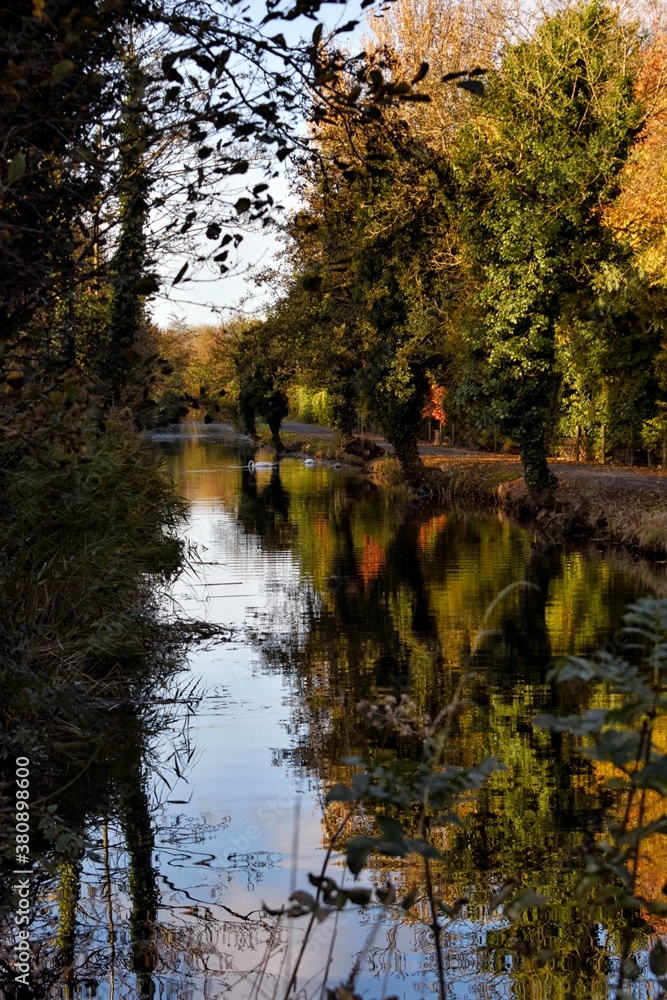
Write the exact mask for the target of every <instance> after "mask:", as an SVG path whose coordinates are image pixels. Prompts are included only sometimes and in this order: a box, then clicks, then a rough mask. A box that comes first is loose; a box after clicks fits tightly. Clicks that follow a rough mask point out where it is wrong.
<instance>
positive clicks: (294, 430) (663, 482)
mask: <svg viewBox="0 0 667 1000" xmlns="http://www.w3.org/2000/svg"><path fill="white" fill-rule="evenodd" d="M283 429H284V430H285V431H287V432H289V433H290V434H299V435H304V436H306V435H313V436H316V437H322V438H333V437H334V436H335V434H334V431H332V430H331V428H330V427H318V426H317V425H316V424H298V423H291V422H287V423H284V424H283ZM365 436H367V437H369V438H371V439H372V440H373V441H375V442H376V443H377V444H378V445H379V446H380V447H381V448H384V450H385V451H387V452H390V453H391V452H393V450H394V449H393V448H392V446H391V445H390V444H389V443H388V442H387V441H384V440H383V439H382V438H380V437H378V436H377V435H375V434H368V435H365ZM419 454H420V455H423V456H424V457H425V458H426V457H430V458H450V459H461V458H468V459H474V460H475V461H476V462H503V463H513V462H516V464H517V465H518V464H519V458H518V456H516V455H496V454H491V453H489V452H482V451H470V450H469V449H467V448H448V447H445V446H442V445H435V444H425V443H421V444H420V445H419ZM549 468H550V469H551V471H552V472H553V473H554V475H556V476H558V478H559V479H570V480H577V481H579V482H583V483H597V484H599V485H600V486H607V487H614V488H621V489H629V490H637V491H645V492H651V493H653V492H662V491H665V490H667V472H665V471H664V470H662V469H645V468H630V467H628V466H622V465H605V466H602V465H594V464H592V463H587V462H550V463H549Z"/></svg>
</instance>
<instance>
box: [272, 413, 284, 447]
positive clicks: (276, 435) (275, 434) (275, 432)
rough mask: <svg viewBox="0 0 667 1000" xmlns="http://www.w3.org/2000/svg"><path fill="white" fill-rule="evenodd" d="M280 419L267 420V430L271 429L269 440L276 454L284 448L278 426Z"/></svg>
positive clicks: (280, 422)
mask: <svg viewBox="0 0 667 1000" xmlns="http://www.w3.org/2000/svg"><path fill="white" fill-rule="evenodd" d="M281 424H282V420H278V421H277V422H276V421H275V420H269V430H270V431H271V441H272V442H273V447H274V448H275V449H276V451H277V452H278V454H280V452H282V451H284V450H285V445H284V444H283V442H282V441H281V439H280V426H281Z"/></svg>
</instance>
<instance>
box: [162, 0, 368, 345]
mask: <svg viewBox="0 0 667 1000" xmlns="http://www.w3.org/2000/svg"><path fill="white" fill-rule="evenodd" d="M378 6H379V4H378ZM249 7H250V10H249V14H250V16H256V17H257V19H258V20H261V17H262V15H263V13H264V12H265V11H266V7H265V5H264V3H263V2H262V0H251V3H250V4H249ZM373 9H374V8H372V7H371V8H370V10H371V11H372V10H373ZM354 18H360V23H359V26H358V27H357V28H356V29H355V31H352V32H348V33H347V34H346V35H345V36H340V37H341V40H344V41H345V44H346V45H347V44H349V45H351V46H354V45H357V44H359V42H360V41H361V37H362V35H363V34H364V33H365V31H367V28H366V25H365V19H364V15H363V12H360V7H359V0H347V2H342V3H341V2H337V0H333V2H330V3H325V4H324V5H323V6H322V8H321V9H320V20H321V21H322V22H323V23H324V25H325V30H326V29H327V28H328V29H331V30H333V29H334V28H336V27H337V26H340V25H342V24H345V23H346V22H348V21H350V20H352V19H354ZM315 24H316V22H315V21H313V20H307V19H305V18H299V19H297V20H294V21H291V22H278V21H275V22H273V23H272V24H271V25H270V33H271V34H275V33H277V32H278V31H280V32H282V33H283V35H284V36H285V39H286V41H287V42H288V44H296V43H297V42H298V41H299V40H300V39H301V38H308V39H309V38H310V37H311V36H312V33H313V29H314V27H315ZM276 166H277V169H278V171H279V176H278V177H277V178H276V179H274V180H273V181H272V182H271V189H270V190H271V195H272V197H273V198H274V200H275V201H276V202H279V203H280V204H282V205H283V206H284V207H285V210H286V212H287V213H289V212H291V211H294V210H295V209H297V208H298V199H297V198H296V197H295V196H294V195H293V194H292V193H291V192H290V190H289V183H288V180H287V176H286V171H285V169H284V167H281V165H280V164H277V165H276ZM248 178H250V179H252V174H251V173H250V172H249V174H248V175H246V177H245V178H244V181H245V182H246V183H247V181H248ZM257 180H258V181H259V180H264V176H263V175H261V176H260V175H259V174H258V177H257ZM236 228H237V229H238V230H239V231H241V232H243V233H244V239H243V242H242V243H241V244H240V246H239V249H238V260H237V264H236V266H235V267H234V268H233V269H232V270H231V271H230V272H229V273H228V274H226V275H224V276H220V277H216V276H215V275H214V274H213V272H212V271H207V272H206V275H203V276H205V277H207V278H209V279H210V280H206V281H183V282H182V283H181V284H179V285H177V286H176V287H172V286H171V284H170V281H169V280H166V281H164V282H163V285H162V290H161V291H160V293H159V294H158V295H156V296H155V298H154V299H153V300H152V303H151V306H152V308H151V311H152V316H153V319H154V321H155V322H156V323H157V324H158V325H159V326H161V327H166V326H168V325H170V324H171V323H172V322H173V321H174V320H178V321H180V322H184V323H186V324H188V325H199V324H202V325H208V324H217V323H219V322H224V321H226V320H229V319H230V318H232V317H233V316H235V315H238V313H239V312H253V311H257V312H259V313H261V311H262V309H263V308H264V307H265V306H266V305H268V304H269V303H270V301H271V292H270V291H269V290H268V289H267V288H265V287H260V286H259V285H258V284H257V283H256V282H255V280H254V275H256V274H257V272H258V270H260V269H263V268H266V267H275V266H278V260H277V256H276V255H277V253H278V252H279V250H280V242H279V240H278V233H277V231H276V230H275V229H270V228H267V229H265V230H263V231H261V232H252V231H248V230H247V229H246V230H244V229H243V227H242V226H238V227H236ZM203 242H204V244H206V246H205V248H203V249H205V250H206V251H209V250H210V244H208V243H207V241H205V240H204V241H203ZM184 261H185V257H184V258H183V262H184ZM179 267H180V262H179V261H176V262H174V260H173V259H170V260H169V268H168V270H169V273H170V274H175V273H176V272H177V271H178V269H179ZM157 271H158V273H159V274H160V275H161V276H163V272H164V271H166V268H165V269H163V272H161V271H160V267H159V266H158V268H157Z"/></svg>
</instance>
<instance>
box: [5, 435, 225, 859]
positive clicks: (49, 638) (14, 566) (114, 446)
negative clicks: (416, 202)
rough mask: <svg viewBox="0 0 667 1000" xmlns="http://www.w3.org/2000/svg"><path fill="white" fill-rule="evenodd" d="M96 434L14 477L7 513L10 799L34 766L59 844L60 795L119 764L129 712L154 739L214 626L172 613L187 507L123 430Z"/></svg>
mask: <svg viewBox="0 0 667 1000" xmlns="http://www.w3.org/2000/svg"><path fill="white" fill-rule="evenodd" d="M83 436H84V440H85V443H84V444H82V446H81V447H80V448H79V449H78V450H77V452H73V451H71V450H70V451H69V453H67V454H65V453H64V449H63V448H62V445H60V446H59V445H54V448H53V453H52V454H50V455H41V456H40V460H39V461H37V460H35V459H34V458H32V457H29V456H28V457H24V458H23V459H22V460H21V461H20V462H17V463H15V464H14V465H13V466H11V467H6V468H5V470H4V476H3V486H4V489H3V493H2V504H1V506H0V547H1V548H2V551H3V560H2V562H1V563H0V690H2V704H1V705H0V788H2V787H5V788H6V787H9V786H10V785H11V782H12V774H13V769H14V761H15V759H16V757H17V756H25V757H27V758H29V759H30V761H31V767H32V772H31V773H32V774H33V775H34V777H33V778H32V782H33V784H32V786H31V787H32V789H33V799H34V802H35V808H34V809H33V813H34V817H33V818H34V820H35V822H37V821H38V820H39V821H40V824H42V825H41V826H40V829H41V828H42V826H43V824H44V823H48V826H49V829H50V830H51V831H52V833H53V835H54V836H58V837H60V836H61V834H62V832H63V827H62V826H60V827H59V826H58V824H55V819H54V816H53V814H52V813H50V812H48V810H47V805H48V803H49V802H51V801H54V796H57V798H56V799H55V801H58V803H59V809H60V807H61V805H62V803H63V802H64V799H63V798H62V796H61V795H60V792H59V790H60V789H67V788H69V787H70V786H71V785H72V783H73V781H77V780H78V778H77V775H86V776H87V777H90V775H91V774H92V770H94V768H92V764H93V761H95V762H96V764H95V766H96V767H98V766H99V767H101V768H103V767H104V766H106V765H105V764H104V761H106V760H107V759H108V756H109V754H110V753H112V752H113V748H117V747H118V746H120V745H121V744H122V740H123V739H124V735H125V729H126V728H127V720H126V721H125V722H124V723H123V726H122V728H121V729H119V723H118V712H119V711H131V713H132V714H133V716H134V715H136V716H137V719H138V718H139V717H141V719H142V723H141V725H139V724H138V723H137V722H136V721H135V722H134V723H133V726H135V727H138V728H139V729H143V728H145V729H146V731H147V732H150V731H151V724H149V721H148V716H150V715H151V712H153V713H154V710H153V709H151V704H152V703H153V702H154V701H155V698H156V697H157V696H156V692H158V693H159V696H160V697H161V698H164V697H165V688H168V687H169V685H170V684H171V679H172V678H173V677H174V675H175V672H176V670H177V668H178V667H179V665H180V663H181V662H182V653H183V649H184V647H185V644H186V642H187V641H188V640H189V639H191V638H192V637H193V635H197V634H198V629H199V628H200V626H198V625H197V623H190V622H187V621H181V620H179V618H178V617H176V616H174V615H167V613H166V612H165V604H164V600H163V598H164V594H165V591H166V588H167V587H168V586H169V583H170V581H171V580H172V579H173V577H174V576H175V574H177V573H178V572H179V571H180V569H181V566H182V565H183V562H184V560H185V559H186V557H187V553H186V551H185V549H184V545H183V542H182V541H181V539H180V537H179V528H180V525H181V522H182V519H183V516H184V514H185V511H186V505H185V502H184V501H183V500H181V499H180V498H179V497H178V496H176V494H175V492H174V489H173V486H172V484H171V482H170V480H169V479H168V478H167V476H166V475H165V474H164V472H163V470H162V468H161V465H160V461H159V459H158V458H156V456H155V455H154V454H152V453H151V452H150V451H149V450H148V449H147V448H146V447H145V446H144V445H142V444H141V442H140V441H139V440H138V439H137V437H136V435H135V434H134V433H133V432H132V431H131V430H130V429H128V428H126V427H124V426H123V425H121V424H114V423H113V422H112V421H109V423H108V425H107V429H106V431H105V432H104V433H100V432H99V431H98V430H97V429H94V428H93V427H91V428H89V429H88V430H86V429H85V428H84V429H83ZM201 628H202V629H203V626H201ZM204 631H205V630H204ZM127 706H129V708H127ZM144 723H145V726H144ZM153 728H154V727H153ZM91 768H92V770H91ZM100 784H101V786H103V785H104V780H102V779H100ZM6 807H7V808H9V802H8V800H7V802H6ZM4 808H5V807H4V806H3V810H4ZM73 812H76V810H73ZM6 818H7V817H6V816H5V815H4V812H3V814H1V815H0V821H4V820H5V819H6ZM2 825H3V827H4V828H5V829H7V830H10V829H11V824H10V823H9V820H7V825H6V826H5V824H4V822H2ZM65 828H67V829H68V828H69V827H68V824H67V823H65ZM33 835H34V836H35V837H37V834H36V833H35V830H33ZM72 836H74V835H72ZM77 837H78V834H77V835H76V837H74V840H75V842H78V841H77ZM66 839H67V838H66ZM70 839H71V838H70ZM68 842H69V841H68ZM5 848H7V844H6V843H5V842H4V841H3V840H2V838H0V855H1V854H2V853H3V852H4V850H5Z"/></svg>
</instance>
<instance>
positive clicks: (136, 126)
mask: <svg viewBox="0 0 667 1000" xmlns="http://www.w3.org/2000/svg"><path fill="white" fill-rule="evenodd" d="M145 85H146V77H145V74H144V73H143V72H142V71H141V69H140V67H139V65H138V64H137V61H136V59H135V58H134V57H133V56H130V57H128V60H127V88H128V97H127V101H126V104H125V109H124V115H123V122H122V144H121V147H120V198H119V214H120V219H121V223H120V234H119V237H118V243H117V245H116V251H115V254H114V258H113V262H112V266H111V287H112V291H111V302H110V310H109V311H110V317H109V344H108V351H107V357H106V368H107V370H106V371H105V372H104V374H105V375H106V377H107V378H108V380H109V384H110V387H111V395H112V398H113V399H114V401H118V398H119V396H120V393H121V390H122V387H123V385H124V382H125V379H126V376H127V371H128V369H129V368H130V367H131V364H132V355H131V354H130V353H129V352H131V351H132V350H133V348H134V345H135V344H136V342H137V339H138V335H139V329H140V326H141V322H142V320H143V318H144V305H143V303H144V295H143V294H142V286H141V282H142V279H145V275H144V267H145V263H146V235H145V223H146V216H147V213H148V190H149V177H148V173H147V170H146V167H145V164H144V162H143V157H144V152H145V149H146V142H147V138H146V123H145V122H144V121H143V118H142V114H141V110H140V109H141V100H142V94H143V89H144V87H145ZM146 290H148V287H147V288H146V289H144V293H145V291H146Z"/></svg>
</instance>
